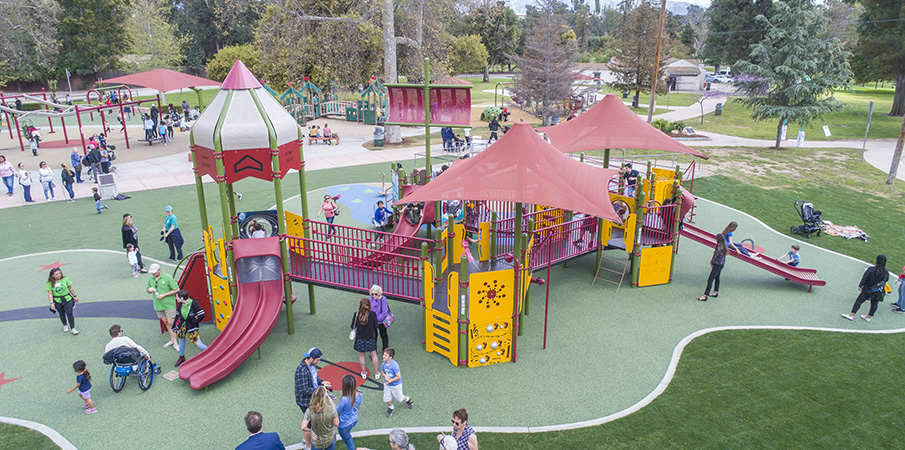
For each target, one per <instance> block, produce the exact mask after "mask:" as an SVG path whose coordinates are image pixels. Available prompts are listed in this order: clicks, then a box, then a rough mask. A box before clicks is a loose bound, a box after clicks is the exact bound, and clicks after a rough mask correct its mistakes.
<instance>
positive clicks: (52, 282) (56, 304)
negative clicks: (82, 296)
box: [44, 267, 79, 334]
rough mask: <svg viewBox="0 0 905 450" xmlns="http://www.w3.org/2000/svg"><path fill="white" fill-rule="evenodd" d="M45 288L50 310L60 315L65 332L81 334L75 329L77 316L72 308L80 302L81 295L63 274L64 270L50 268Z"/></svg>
mask: <svg viewBox="0 0 905 450" xmlns="http://www.w3.org/2000/svg"><path fill="white" fill-rule="evenodd" d="M44 289H46V290H47V299H48V300H50V310H51V311H52V312H55V313H57V314H59V315H60V322H63V332H64V333H65V332H67V331H71V332H72V334H79V330H76V329H75V317H74V316H73V315H72V308H74V307H75V304H76V303H78V302H79V296H78V295H75V291H73V290H72V282H70V281H69V278H66V277H64V276H63V271H62V270H60V268H59V267H54V268H53V269H50V275H49V276H48V277H47V284H46V285H45V286H44ZM67 319H68V322H67Z"/></svg>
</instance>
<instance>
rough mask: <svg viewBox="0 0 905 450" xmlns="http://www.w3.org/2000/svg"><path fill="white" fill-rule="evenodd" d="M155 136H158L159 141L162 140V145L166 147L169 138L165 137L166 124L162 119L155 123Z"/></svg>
mask: <svg viewBox="0 0 905 450" xmlns="http://www.w3.org/2000/svg"><path fill="white" fill-rule="evenodd" d="M157 136H158V137H159V138H160V142H163V145H164V147H166V145H167V142H169V139H168V138H167V124H166V122H164V121H162V120H161V121H160V123H159V124H157Z"/></svg>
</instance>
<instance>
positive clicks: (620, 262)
mask: <svg viewBox="0 0 905 450" xmlns="http://www.w3.org/2000/svg"><path fill="white" fill-rule="evenodd" d="M625 255H626V257H625V259H614V258H608V257H606V256H604V255H602V254H601V255H600V265H599V266H597V273H595V274H594V280H592V281H591V286H593V285H594V283H596V282H597V280H601V281H605V282H607V283H610V284H614V285H616V292H615V293H616V294H618V293H619V288H620V287H622V282H623V281H625V274H626V273H628V270H629V267H630V266H631V253H626V254H625ZM607 263H612V264H611V265H615V266H621V267H622V269H621V270H620V269H611V268H609V267H607V266H606V265H605V264H607ZM601 270H602V271H604V272H606V273H610V274H614V275H616V276H618V277H619V281H613V280H610V279H608V278H605V277H601V276H600V271H601Z"/></svg>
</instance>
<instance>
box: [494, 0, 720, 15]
mask: <svg viewBox="0 0 905 450" xmlns="http://www.w3.org/2000/svg"><path fill="white" fill-rule="evenodd" d="M507 3H508V4H509V6H510V7H511V8H512V9H513V10H514V11H515V13H516V14H518V15H520V16H522V15H525V9H526V7H527V6H528V5H536V3H535V0H507ZM566 3H567V4H570V5H571V2H566ZM585 3H586V4H587V5H588V6H590V7H591V8H592V9H593V8H594V0H585ZM618 3H619V2H618V1H617V0H600V6H601V7H603V6H604V5H610V6H615V5H616V4H618ZM689 5H699V6H702V7H704V8H705V9H706V8H707V7H708V6H710V0H692V1H688V2H674V1H667V2H666V9H668V10H669V11H670V12H672V13H673V14H676V15H679V16H684V15H685V14H686V10H687V9H688V6H689Z"/></svg>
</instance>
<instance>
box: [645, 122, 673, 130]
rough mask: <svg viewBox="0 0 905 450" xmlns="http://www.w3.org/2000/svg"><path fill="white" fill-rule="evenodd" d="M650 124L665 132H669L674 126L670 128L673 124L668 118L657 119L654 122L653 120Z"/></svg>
mask: <svg viewBox="0 0 905 450" xmlns="http://www.w3.org/2000/svg"><path fill="white" fill-rule="evenodd" d="M650 124H651V126H652V127H654V128H656V129H658V130H660V131H662V132H664V133H669V132H670V131H672V130H673V129H672V128H670V127H671V126H672V124H670V123H669V121H668V120H666V119H656V120H654V121H653V122H651V123H650Z"/></svg>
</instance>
